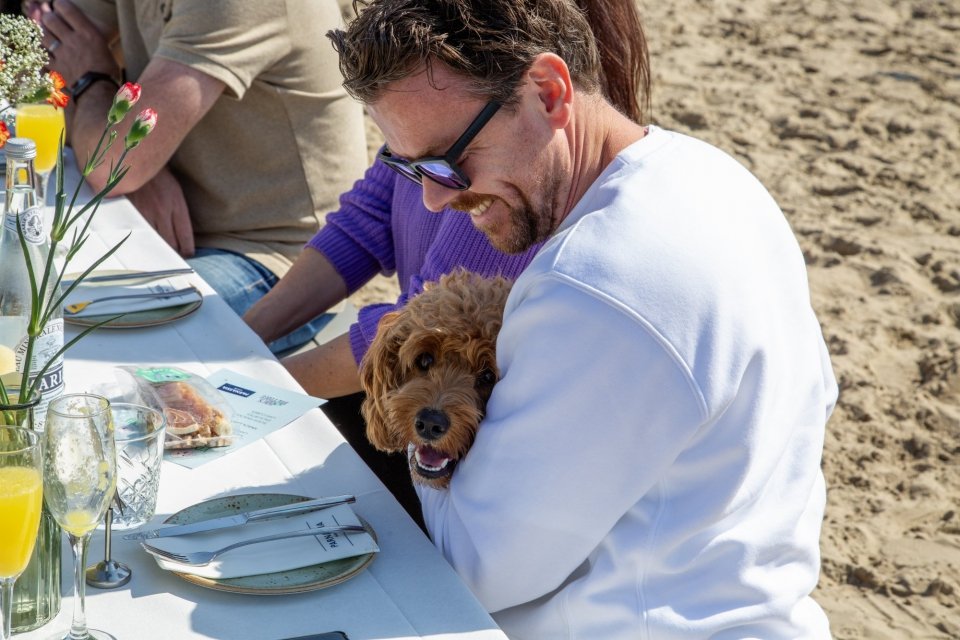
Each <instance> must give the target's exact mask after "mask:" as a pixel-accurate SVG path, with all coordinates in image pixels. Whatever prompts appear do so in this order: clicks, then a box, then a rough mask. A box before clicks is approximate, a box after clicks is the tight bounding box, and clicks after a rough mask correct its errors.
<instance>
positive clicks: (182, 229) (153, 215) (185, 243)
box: [127, 167, 195, 258]
mask: <svg viewBox="0 0 960 640" xmlns="http://www.w3.org/2000/svg"><path fill="white" fill-rule="evenodd" d="M127 198H128V199H129V200H130V202H131V203H133V206H134V207H136V208H137V211H139V212H140V215H142V216H143V218H144V219H145V220H146V221H147V222H148V223H149V224H150V226H151V227H153V228H154V229H156V230H157V233H159V234H160V236H161V237H162V238H163V239H164V240H165V241H166V242H167V244H169V245H170V246H171V247H173V248H174V249H175V250H176V251H177V253H179V254H180V255H181V256H183V257H184V258H189V257H190V256H192V255H193V254H194V251H195V247H194V244H193V224H192V223H191V222H190V209H189V208H188V207H187V200H186V198H184V196H183V189H182V188H181V187H180V183H179V182H178V181H177V178H176V177H175V176H174V175H173V173H172V172H171V171H170V169H168V168H166V167H164V168H163V169H161V170H160V171H159V172H158V173H157V175H155V176H154V177H153V178H151V179H150V180H148V181H147V182H146V183H144V185H143V186H142V187H140V188H139V189H137V190H136V191H131V192H130V193H128V194H127Z"/></svg>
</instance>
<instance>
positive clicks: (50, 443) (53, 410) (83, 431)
mask: <svg viewBox="0 0 960 640" xmlns="http://www.w3.org/2000/svg"><path fill="white" fill-rule="evenodd" d="M116 474H117V455H116V445H115V443H114V436H113V420H112V418H111V413H110V402H109V401H108V400H107V399H106V398H104V397H102V396H97V395H92V394H85V393H77V394H67V395H62V396H60V397H59V398H56V399H55V400H53V401H52V402H51V403H50V406H49V407H48V408H47V422H46V425H45V426H44V443H43V479H44V487H46V491H44V500H45V501H46V503H47V509H48V510H49V511H50V513H51V514H52V515H53V517H54V519H56V521H57V522H58V523H59V524H60V526H61V527H62V528H63V530H64V531H66V532H67V537H68V538H69V540H70V546H71V547H73V561H74V580H73V589H74V600H73V622H72V623H71V625H70V630H69V631H68V632H67V634H66V635H64V636H58V637H62V638H63V640H89V639H91V638H93V639H101V638H103V639H107V638H111V637H112V636H110V635H106V634H103V633H101V632H96V631H90V630H89V629H87V616H86V603H85V586H86V583H85V581H84V567H85V566H86V551H87V541H89V539H90V534H91V533H92V532H93V530H94V529H96V527H97V525H98V524H99V523H100V520H101V519H102V518H103V516H104V514H105V513H106V510H107V507H108V506H109V504H110V500H112V499H113V494H114V492H115V491H116Z"/></svg>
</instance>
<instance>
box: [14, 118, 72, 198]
mask: <svg viewBox="0 0 960 640" xmlns="http://www.w3.org/2000/svg"><path fill="white" fill-rule="evenodd" d="M63 131H64V119H63V109H60V108H58V107H55V106H54V105H52V104H47V103H37V104H32V103H31V104H20V105H17V120H16V132H17V135H18V136H19V137H21V138H31V139H32V140H33V141H34V142H36V143H37V157H36V159H35V160H34V161H33V166H34V168H35V169H36V171H37V177H38V178H39V179H40V184H39V185H38V189H37V196H38V197H37V200H39V201H40V204H41V205H46V204H47V184H48V183H49V182H50V173H51V172H52V171H53V169H54V167H56V166H57V153H58V151H59V148H60V136H61V135H62V134H63Z"/></svg>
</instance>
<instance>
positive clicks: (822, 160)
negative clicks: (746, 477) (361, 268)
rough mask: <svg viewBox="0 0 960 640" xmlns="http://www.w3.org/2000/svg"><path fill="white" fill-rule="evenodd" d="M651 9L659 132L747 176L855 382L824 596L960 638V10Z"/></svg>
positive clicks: (848, 632)
mask: <svg viewBox="0 0 960 640" xmlns="http://www.w3.org/2000/svg"><path fill="white" fill-rule="evenodd" d="M641 10H642V12H643V15H644V18H645V23H646V27H647V36H648V39H649V43H650V50H651V57H652V67H653V76H654V87H653V112H652V118H651V121H652V122H654V123H656V124H659V125H660V126H663V127H665V128H669V129H673V130H677V131H682V132H686V133H690V134H692V135H695V136H697V137H699V138H702V139H704V140H707V141H709V142H711V143H713V144H715V145H716V146H718V147H720V148H721V149H724V150H725V151H727V152H729V153H731V154H732V155H733V156H735V157H736V158H738V159H739V160H740V161H741V162H742V163H743V164H744V165H746V166H747V167H748V168H749V169H750V170H751V171H753V172H754V173H755V174H756V175H757V177H758V178H760V180H761V181H762V182H763V183H764V184H765V185H766V186H767V188H768V189H769V190H770V191H771V193H772V194H773V196H774V197H775V198H776V199H777V201H778V202H779V203H780V206H781V207H782V208H783V211H784V213H785V214H786V216H787V219H788V220H789V222H790V224H791V226H792V227H793V230H794V231H795V233H796V235H797V238H798V240H799V242H800V245H801V247H802V249H803V251H804V255H805V257H806V261H807V266H808V270H809V278H810V288H811V293H812V303H813V306H814V308H815V309H816V311H817V313H818V316H819V318H820V321H821V324H822V325H823V331H824V336H825V338H826V340H827V343H828V345H829V347H830V351H831V354H832V358H833V365H834V370H835V372H836V375H837V379H838V381H839V382H840V386H841V392H840V399H839V402H838V405H837V408H836V411H835V412H834V414H833V417H832V418H831V420H830V422H829V424H828V426H827V434H826V444H825V450H824V458H823V469H824V472H825V474H826V478H827V484H828V506H827V513H826V518H825V521H824V526H823V534H822V538H821V540H822V545H821V546H822V551H823V571H822V574H821V580H820V585H819V587H818V589H817V591H816V592H815V593H814V597H815V598H816V599H817V600H818V601H819V602H820V604H821V605H822V606H823V607H824V609H826V611H827V612H828V614H829V616H830V619H831V627H832V631H833V634H834V636H835V637H836V638H838V639H840V640H847V639H855V638H865V639H871V640H887V639H890V640H893V639H908V638H909V639H920V638H960V3H958V2H956V0H941V1H939V2H938V1H936V0H914V1H910V2H907V1H901V0H888V1H886V2H880V1H877V0H856V1H851V0H841V1H840V2H827V1H825V0H812V1H807V2H801V1H799V0H754V1H753V2H747V3H735V2H726V1H713V0H677V1H676V2H670V3H655V2H649V1H647V0H643V1H642V2H641ZM369 132H370V144H371V148H374V147H376V146H377V145H378V144H379V141H380V138H379V133H378V132H377V130H376V128H374V127H373V126H372V125H370V127H369ZM395 292H396V285H395V284H394V283H392V282H391V281H390V280H388V279H385V278H381V279H378V280H377V281H375V282H373V283H371V285H369V286H368V287H366V288H364V289H363V290H362V291H361V292H359V293H358V294H356V295H355V296H354V297H353V300H354V302H355V303H357V304H362V303H363V302H365V301H369V300H377V299H384V298H385V297H387V298H389V297H390V296H392V295H395ZM691 588H696V587H695V585H691Z"/></svg>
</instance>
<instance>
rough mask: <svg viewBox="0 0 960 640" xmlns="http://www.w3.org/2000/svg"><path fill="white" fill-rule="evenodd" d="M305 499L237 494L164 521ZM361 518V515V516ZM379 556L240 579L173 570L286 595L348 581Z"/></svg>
mask: <svg viewBox="0 0 960 640" xmlns="http://www.w3.org/2000/svg"><path fill="white" fill-rule="evenodd" d="M304 500H310V498H307V497H304V496H297V495H289V494H284V493H251V494H243V495H237V496H223V497H220V498H212V499H210V500H206V501H204V502H201V503H199V504H195V505H191V506H189V507H187V508H186V509H183V510H182V511H178V512H177V513H175V514H173V515H172V516H170V517H169V518H167V519H166V520H164V521H163V522H164V524H189V523H191V522H197V521H199V520H208V519H210V518H218V517H220V516H229V515H233V514H236V513H241V512H243V511H252V510H254V509H266V508H268V507H277V506H280V505H284V504H291V503H293V502H302V501H304ZM357 517H358V518H359V516H357ZM359 519H360V523H361V524H362V525H363V527H364V528H365V529H366V530H367V533H369V534H370V536H371V537H372V538H373V540H374V542H376V540H377V535H376V533H374V531H373V528H372V527H371V526H370V524H369V523H368V522H367V521H366V520H364V519H363V518H359ZM375 555H376V554H374V553H367V554H363V555H359V556H354V557H352V558H343V559H341V560H333V561H331V562H324V563H322V564H315V565H313V566H309V567H301V568H299V569H292V570H290V571H278V572H276V573H264V574H261V575H256V576H244V577H240V578H203V577H200V576H196V575H193V574H189V573H181V572H179V571H171V573H172V574H174V575H175V576H178V577H180V578H182V579H184V580H186V581H187V582H191V583H193V584H196V585H199V586H201V587H206V588H208V589H214V590H216V591H229V592H231V593H248V594H255V595H283V594H287V593H304V592H306V591H315V590H317V589H325V588H327V587H332V586H334V585H337V584H340V583H341V582H346V581H347V580H349V579H350V578H352V577H354V576H355V575H357V574H358V573H360V572H361V571H363V570H364V569H365V568H366V567H367V565H369V564H370V563H371V562H373V557H374V556H375Z"/></svg>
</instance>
